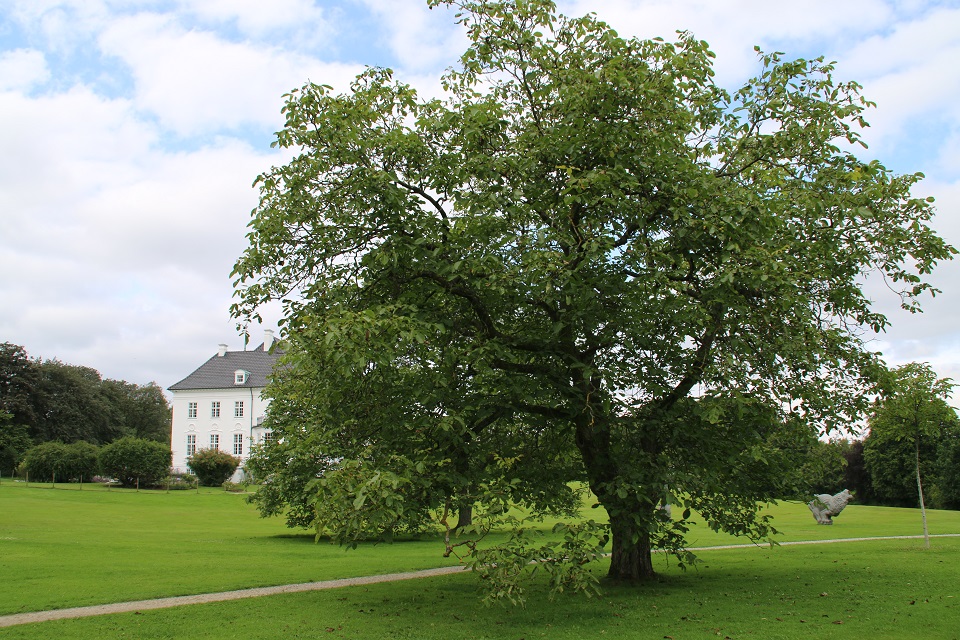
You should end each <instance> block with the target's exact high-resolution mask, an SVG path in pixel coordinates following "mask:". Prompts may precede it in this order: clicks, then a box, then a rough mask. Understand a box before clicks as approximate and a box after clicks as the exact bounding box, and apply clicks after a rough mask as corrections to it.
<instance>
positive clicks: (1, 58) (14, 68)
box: [0, 49, 50, 91]
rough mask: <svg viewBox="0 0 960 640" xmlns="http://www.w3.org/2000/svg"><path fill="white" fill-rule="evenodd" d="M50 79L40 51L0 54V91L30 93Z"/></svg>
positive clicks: (44, 59)
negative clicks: (13, 90) (12, 90)
mask: <svg viewBox="0 0 960 640" xmlns="http://www.w3.org/2000/svg"><path fill="white" fill-rule="evenodd" d="M49 77H50V69H48V68H47V61H46V58H45V57H44V55H43V52H42V51H36V50H33V49H16V50H14V51H6V52H4V53H0V91H9V90H11V89H16V90H21V91H30V90H31V89H32V88H33V87H35V86H36V85H39V84H43V83H44V82H46V81H47V79H48V78H49Z"/></svg>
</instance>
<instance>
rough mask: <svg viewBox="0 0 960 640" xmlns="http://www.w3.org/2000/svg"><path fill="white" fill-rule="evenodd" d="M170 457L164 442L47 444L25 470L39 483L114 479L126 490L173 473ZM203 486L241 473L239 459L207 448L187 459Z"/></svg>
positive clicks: (32, 454)
mask: <svg viewBox="0 0 960 640" xmlns="http://www.w3.org/2000/svg"><path fill="white" fill-rule="evenodd" d="M171 457H172V454H171V452H170V448H169V447H168V446H167V445H165V444H163V443H160V442H156V441H153V440H144V439H140V438H121V439H119V440H116V441H114V442H111V443H110V444H107V445H104V446H102V447H96V446H95V445H92V444H90V443H89V442H75V443H73V444H63V443H62V442H45V443H43V444H40V445H37V446H35V447H33V448H32V449H30V450H28V451H27V453H26V454H25V455H24V458H23V463H22V465H21V466H22V469H23V473H24V474H25V475H27V477H29V478H32V479H34V480H37V481H47V480H56V481H60V482H75V481H79V480H84V479H86V480H91V479H92V478H93V477H94V476H98V475H100V476H107V477H110V478H116V479H117V480H118V481H119V482H120V483H121V484H122V485H123V486H125V487H133V486H155V485H159V484H161V483H163V481H164V480H165V479H166V478H167V476H168V475H169V474H170V462H171ZM188 464H189V465H190V469H191V470H192V471H193V472H194V473H195V474H196V476H197V479H198V480H199V481H200V484H202V485H204V486H217V485H220V484H222V483H223V482H225V481H226V480H228V479H229V478H230V476H231V475H233V472H234V471H236V470H237V466H238V465H239V464H240V459H239V458H235V457H233V456H231V455H229V454H227V453H224V452H223V451H217V450H215V449H203V450H201V451H198V452H197V453H196V454H195V455H193V456H192V457H191V458H189V459H188Z"/></svg>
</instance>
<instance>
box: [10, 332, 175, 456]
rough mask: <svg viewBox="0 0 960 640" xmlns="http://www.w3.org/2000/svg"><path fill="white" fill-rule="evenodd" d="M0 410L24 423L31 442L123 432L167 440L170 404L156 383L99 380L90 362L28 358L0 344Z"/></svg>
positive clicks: (95, 438) (97, 439) (102, 439)
mask: <svg viewBox="0 0 960 640" xmlns="http://www.w3.org/2000/svg"><path fill="white" fill-rule="evenodd" d="M0 412H6V413H9V414H12V416H13V418H12V421H13V424H16V425H23V426H26V427H27V430H28V436H29V437H30V438H31V439H32V441H33V442H36V443H41V442H49V441H61V442H78V441H81V440H83V441H87V442H91V443H93V444H105V443H107V442H110V441H112V440H115V439H117V438H119V437H122V436H134V437H141V438H148V439H152V440H157V441H159V442H166V443H168V444H169V441H170V407H169V405H168V404H167V400H166V397H165V396H164V395H163V390H162V389H161V388H160V387H159V386H158V385H156V384H154V383H150V384H147V385H137V384H132V383H129V382H125V381H123V380H103V379H101V377H100V373H99V372H97V371H96V370H94V369H91V368H89V367H81V366H75V365H70V364H65V363H62V362H60V361H59V360H46V361H40V360H31V359H30V358H29V357H28V356H27V352H26V351H25V350H24V349H23V347H21V346H18V345H14V344H11V343H9V342H7V343H3V344H2V345H0Z"/></svg>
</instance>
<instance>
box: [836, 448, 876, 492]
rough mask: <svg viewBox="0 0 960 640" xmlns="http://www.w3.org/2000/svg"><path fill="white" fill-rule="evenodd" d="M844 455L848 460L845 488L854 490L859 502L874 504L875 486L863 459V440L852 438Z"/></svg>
mask: <svg viewBox="0 0 960 640" xmlns="http://www.w3.org/2000/svg"><path fill="white" fill-rule="evenodd" d="M843 457H844V459H845V460H846V465H845V468H844V472H843V488H845V489H849V490H850V491H852V492H854V494H855V495H856V498H857V502H861V503H864V504H872V503H873V500H874V496H873V486H872V484H871V482H870V474H869V473H868V472H867V468H866V463H865V462H864V459H863V440H861V439H855V440H852V441H851V442H850V446H849V447H848V448H847V449H846V450H845V451H844V452H843Z"/></svg>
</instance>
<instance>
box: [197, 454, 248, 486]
mask: <svg viewBox="0 0 960 640" xmlns="http://www.w3.org/2000/svg"><path fill="white" fill-rule="evenodd" d="M187 466H188V467H190V471H192V472H193V474H194V475H195V476H197V480H198V481H199V482H200V484H201V485H202V486H204V487H218V486H220V485H222V484H223V483H224V482H226V481H227V480H229V479H230V476H232V475H233V472H234V471H236V470H237V467H239V466H240V458H237V457H234V456H232V455H230V454H229V453H227V452H226V451H220V450H219V449H198V450H197V452H196V453H194V454H193V455H192V456H190V457H189V458H187Z"/></svg>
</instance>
